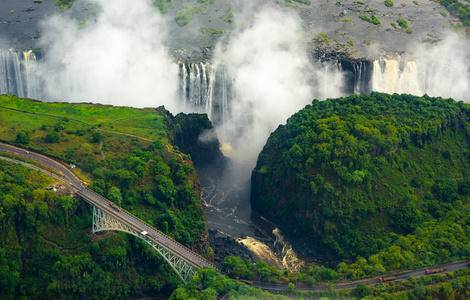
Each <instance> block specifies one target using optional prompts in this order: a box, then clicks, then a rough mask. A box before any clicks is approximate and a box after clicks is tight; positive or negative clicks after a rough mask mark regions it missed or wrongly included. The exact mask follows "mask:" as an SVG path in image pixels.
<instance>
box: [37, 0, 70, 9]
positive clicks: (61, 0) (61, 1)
mask: <svg viewBox="0 0 470 300" xmlns="http://www.w3.org/2000/svg"><path fill="white" fill-rule="evenodd" d="M73 1H74V0H57V1H56V2H55V3H54V4H55V6H58V7H59V8H60V9H61V10H66V9H67V8H70V7H72V4H73ZM41 2H42V1H41Z"/></svg>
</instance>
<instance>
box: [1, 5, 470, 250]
mask: <svg viewBox="0 0 470 300" xmlns="http://www.w3.org/2000/svg"><path fill="white" fill-rule="evenodd" d="M219 3H220V2H219V1H217V4H216V5H219ZM241 3H242V2H241ZM242 4H243V3H242ZM180 5H182V4H181V3H180V2H178V3H177V4H176V8H175V9H174V10H176V9H177V8H178V7H179V6H180ZM237 5H240V4H239V3H238V4H233V6H234V7H236V6H237ZM324 5H329V6H334V5H335V4H334V3H327V4H324ZM340 5H341V6H340ZM340 5H336V6H338V7H339V8H338V9H339V10H341V12H340V13H344V12H343V10H344V11H346V10H348V13H349V14H351V12H350V11H351V10H352V9H353V8H351V10H350V9H349V8H346V6H348V7H349V6H351V7H352V6H357V5H358V4H357V3H353V4H351V3H349V4H340ZM343 5H344V7H343ZM371 5H373V3H372V4H371ZM426 5H433V4H426ZM426 5H425V4H423V7H424V6H426ZM241 6H242V5H241ZM209 7H210V6H209ZM247 7H248V8H252V7H251V5H247ZM301 7H302V9H305V7H304V6H301ZM410 7H411V4H409V5H408V8H405V7H404V6H403V7H402V8H400V9H402V10H405V9H410V10H411V9H412V8H410ZM248 8H247V9H246V10H249V9H248ZM217 9H219V8H217ZM330 9H331V8H330ZM354 9H355V8H354ZM423 9H424V8H423ZM432 9H434V8H432ZM434 10H435V9H434ZM149 11H150V8H149V7H148V5H146V4H142V3H139V4H136V5H135V6H132V5H129V4H125V3H124V2H122V1H120V2H119V3H118V4H117V5H116V8H114V9H110V8H106V5H105V7H104V8H103V10H102V11H99V12H98V13H97V14H99V16H100V18H98V19H97V20H96V22H95V23H93V22H91V24H90V25H88V27H86V26H85V28H80V29H77V27H79V26H78V24H77V23H78V22H77V21H76V20H73V18H72V20H70V19H68V18H59V17H57V18H51V19H50V20H49V21H48V22H47V23H46V24H43V25H42V26H43V29H42V30H43V31H42V32H43V36H42V41H41V42H40V43H39V46H38V47H39V48H41V49H40V51H36V50H35V51H30V50H29V49H31V48H28V49H19V50H8V49H9V48H10V47H14V46H15V45H9V44H5V45H4V46H2V50H1V52H0V59H1V61H0V94H14V95H18V96H20V97H27V98H33V99H39V100H45V101H69V102H97V103H103V104H113V105H131V106H136V107H156V106H160V105H165V107H166V108H167V109H169V110H170V111H172V112H174V113H177V112H179V111H184V112H202V113H207V114H208V116H209V118H210V120H211V121H212V123H213V125H214V127H215V131H216V133H217V137H218V138H219V139H220V141H221V142H222V146H223V149H225V150H224V151H225V153H227V154H229V155H230V156H231V158H232V160H233V161H234V164H233V169H230V170H229V171H228V173H229V174H224V176H220V177H217V178H213V177H210V176H208V177H207V178H202V179H201V181H202V183H203V185H204V187H203V190H204V195H203V196H204V197H205V198H204V199H205V201H206V205H207V211H206V214H207V221H208V224H209V227H210V228H213V229H219V230H221V231H223V232H225V233H227V234H229V235H231V236H233V237H239V236H240V234H241V233H243V234H247V235H250V236H251V235H253V236H255V237H258V238H260V239H261V238H264V239H266V240H269V239H272V238H273V236H272V234H271V233H270V232H269V230H268V232H266V231H265V232H264V233H258V236H256V234H257V233H256V232H257V230H258V229H259V228H258V227H257V226H255V225H253V221H252V220H251V209H250V200H249V176H250V172H251V169H253V167H254V166H255V162H256V159H257V156H258V154H259V152H260V151H261V149H262V148H263V146H264V144H265V142H266V140H267V138H268V136H269V135H270V133H271V132H273V131H274V129H276V127H277V126H278V125H279V124H283V123H285V122H286V120H287V118H288V117H290V116H291V115H292V114H293V113H295V112H297V111H298V110H299V109H301V108H303V107H304V106H305V105H307V104H309V103H310V102H311V101H312V99H319V100H324V99H327V98H336V97H340V96H346V95H350V94H368V93H370V92H371V91H379V92H387V93H391V94H393V93H409V94H413V95H418V96H422V95H423V94H428V95H430V96H435V97H452V98H454V99H455V100H464V101H465V100H466V95H468V94H469V92H470V88H469V85H468V82H469V81H470V70H469V63H468V54H467V53H466V52H465V51H464V50H463V49H468V48H466V47H468V43H467V41H462V40H461V38H460V37H453V35H452V34H449V38H448V39H447V40H444V41H442V42H441V44H440V45H434V44H425V45H421V46H419V47H418V46H416V47H414V46H408V47H403V48H410V49H403V51H394V50H396V49H393V47H390V48H392V49H391V50H392V51H389V52H388V53H383V51H379V50H374V49H372V50H361V52H360V53H359V54H352V55H351V57H343V58H341V59H332V60H324V59H317V58H314V57H315V55H312V53H311V52H312V51H313V49H312V47H311V46H310V45H308V43H309V41H306V40H309V39H311V36H312V35H314V34H318V33H319V32H322V30H321V29H318V30H317V28H319V27H317V28H315V29H316V31H315V32H314V33H313V32H311V27H312V26H313V25H311V24H309V25H308V26H306V25H305V24H304V23H303V22H302V20H300V18H299V16H298V15H297V13H288V14H284V12H280V11H281V9H280V8H279V7H274V8H273V7H270V6H269V7H268V8H263V7H262V6H261V8H260V7H255V8H254V9H253V11H252V12H250V13H249V16H250V17H251V18H252V20H250V21H246V22H245V24H243V25H244V26H245V27H241V28H236V29H233V28H232V27H230V26H231V25H228V24H227V23H228V22H225V21H224V22H222V21H221V20H217V21H215V20H214V21H213V22H214V23H212V22H211V23H207V22H209V21H204V22H205V23H204V22H203V21H201V24H202V25H207V26H209V25H208V24H217V25H220V24H221V23H222V24H223V25H220V27H221V28H222V27H223V28H224V29H226V28H227V27H229V28H231V30H232V32H231V33H230V34H227V37H223V38H221V39H220V40H222V41H221V42H220V43H219V42H218V41H217V42H216V43H215V45H207V47H208V48H209V51H210V52H211V57H208V58H206V57H204V58H202V59H201V57H200V56H198V55H191V56H190V57H189V58H187V57H183V58H181V57H180V56H178V55H172V53H171V52H170V50H169V49H167V47H169V46H168V44H172V43H173V39H171V38H170V37H169V35H171V33H170V32H168V31H165V30H166V29H165V26H164V25H162V24H165V23H164V22H165V20H162V18H161V17H160V16H156V15H155V14H154V13H151V12H149ZM223 11H225V7H224V10H223ZM240 11H243V12H245V10H240ZM152 12H153V11H152ZM221 13H222V9H221V10H220V13H217V14H221ZM209 14H210V13H209ZM299 14H300V15H302V16H305V15H306V14H307V11H306V10H301V12H300V13H299ZM335 14H336V12H335ZM201 15H202V13H201ZM214 15H215V12H214ZM333 15H334V14H333V13H332V14H331V16H330V17H331V18H333V17H334V18H339V17H337V16H333ZM338 16H339V13H338ZM334 18H333V19H334ZM381 18H382V17H381ZM384 18H385V16H384V17H383V18H382V19H384ZM416 18H417V17H416ZM214 19H216V18H214ZM217 19H222V18H217ZM247 19H249V18H247ZM280 19H282V20H285V22H284V23H282V24H281V23H280V22H279V20H280ZM308 20H311V19H307V21H308ZM439 20H440V19H439ZM171 21H173V20H171ZM307 21H306V22H307ZM441 21H442V20H440V22H441ZM241 23H243V22H241ZM333 23H335V24H336V23H339V24H341V25H343V24H347V23H352V22H349V21H348V22H346V21H339V22H335V21H334V20H331V23H330V24H333ZM410 23H411V22H410ZM416 23H418V22H417V21H416ZM198 24H199V23H198ZM211 26H212V25H211ZM213 26H215V25H213ZM324 26H325V25H324ZM358 26H360V27H361V28H362V27H365V26H362V25H358ZM175 27H176V26H175ZM325 27H327V26H325ZM416 27H418V24H416ZM423 27H425V26H424V25H423ZM436 27H437V26H436ZM171 28H172V30H174V31H172V32H181V31H182V30H184V27H176V28H173V27H171ZM306 28H307V29H306ZM368 30H369V29H368ZM374 30H375V29H374ZM423 30H424V29H423ZM434 30H437V29H433V32H434ZM187 31H188V32H189V35H195V34H193V31H195V30H189V29H187ZM227 32H228V31H227ZM417 32H418V30H415V33H413V34H417ZM373 34H375V32H373ZM386 34H392V33H391V32H390V31H386ZM330 35H331V34H330ZM377 35H378V34H377ZM340 36H341V37H340ZM70 37H73V38H70ZM305 37H307V38H305ZM402 37H403V39H404V40H409V39H410V35H402ZM336 38H337V39H341V38H346V37H345V34H344V33H341V34H338V35H337V36H336ZM193 39H196V38H193ZM357 39H358V38H356V44H357V43H358V42H357ZM378 39H379V41H378V42H377V44H379V42H380V43H381V41H380V39H381V38H378ZM346 41H348V39H346V40H345V41H344V42H346ZM195 43H196V42H194V44H195ZM197 43H198V44H199V45H200V44H203V42H202V39H200V40H198V42H197ZM331 43H333V41H331ZM384 43H385V41H384ZM365 44H366V43H363V44H362V45H361V46H360V47H362V48H364V47H365V46H364V45H365ZM199 45H198V47H202V46H199ZM399 46H403V43H402V44H400V45H398V46H395V47H399ZM211 47H212V48H211ZM188 48H189V47H188ZM22 50H24V51H22ZM196 52H197V51H196ZM201 52H202V51H201ZM35 53H37V54H38V57H39V53H40V58H39V59H37V60H36V56H35ZM396 53H398V54H396ZM197 54H199V53H197ZM214 136H215V135H214V134H213V133H210V132H209V133H207V134H206V135H204V139H208V140H211V139H212V138H213V137H214ZM227 149H228V150H227ZM272 243H273V244H274V240H273V241H272Z"/></svg>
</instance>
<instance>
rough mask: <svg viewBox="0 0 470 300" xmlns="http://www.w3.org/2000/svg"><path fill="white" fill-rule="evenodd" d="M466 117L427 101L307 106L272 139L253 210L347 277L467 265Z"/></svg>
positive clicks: (356, 100) (355, 99) (390, 98)
mask: <svg viewBox="0 0 470 300" xmlns="http://www.w3.org/2000/svg"><path fill="white" fill-rule="evenodd" d="M469 116H470V106H469V105H468V104H465V103H463V102H456V101H454V100H452V99H441V98H432V97H428V96H423V97H416V96H411V95H397V94H394V95H387V94H382V93H375V92H373V93H372V94H371V95H361V96H358V95H353V96H349V97H347V98H339V99H330V100H326V101H318V100H314V101H313V102H312V104H311V105H308V106H306V107H305V108H304V109H303V110H301V111H300V112H298V113H296V114H294V115H293V116H292V117H291V118H290V119H289V120H288V121H287V124H286V125H285V126H279V128H278V129H277V130H276V131H275V132H274V133H272V134H271V136H270V138H269V139H268V141H267V143H266V145H265V147H264V149H263V150H262V152H261V154H260V155H259V158H258V162H257V166H256V168H255V170H254V171H253V173H252V203H253V205H254V207H255V208H256V209H257V210H259V211H261V212H264V213H265V214H267V215H270V216H272V217H275V218H278V219H279V220H282V221H283V223H284V227H285V229H287V230H288V231H289V232H290V233H294V232H296V234H297V235H303V236H304V237H305V238H307V237H311V238H314V239H317V240H319V241H321V247H322V252H323V253H326V254H327V255H326V259H330V260H333V261H337V262H340V261H342V260H345V262H346V263H344V262H343V263H341V264H339V266H338V269H337V271H338V273H339V274H342V275H344V276H346V277H348V278H351V279H357V278H363V277H366V276H372V275H378V274H381V273H383V272H385V271H391V270H401V269H412V268H417V267H419V266H425V265H433V264H437V263H444V262H449V261H453V260H458V259H463V258H468V257H470V244H469V241H470V231H469V230H468V226H469V225H470V214H469V213H470V188H469V187H470V176H469V175H470V174H469V172H468V170H469V167H470V160H469V159H470V150H469V145H470V124H469V122H468V121H469ZM348 262H349V263H348Z"/></svg>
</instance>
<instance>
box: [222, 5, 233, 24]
mask: <svg viewBox="0 0 470 300" xmlns="http://www.w3.org/2000/svg"><path fill="white" fill-rule="evenodd" d="M220 18H221V19H223V20H224V21H225V22H227V23H232V22H233V11H232V8H230V7H229V8H227V9H226V10H225V13H224V14H222V15H220Z"/></svg>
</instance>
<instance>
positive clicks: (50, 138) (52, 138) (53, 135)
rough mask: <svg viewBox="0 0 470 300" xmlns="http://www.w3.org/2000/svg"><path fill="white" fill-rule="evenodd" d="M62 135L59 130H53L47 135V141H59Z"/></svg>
mask: <svg viewBox="0 0 470 300" xmlns="http://www.w3.org/2000/svg"><path fill="white" fill-rule="evenodd" d="M59 142H60V135H59V133H58V132H57V131H51V132H49V133H48V134H47V135H46V143H59Z"/></svg>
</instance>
